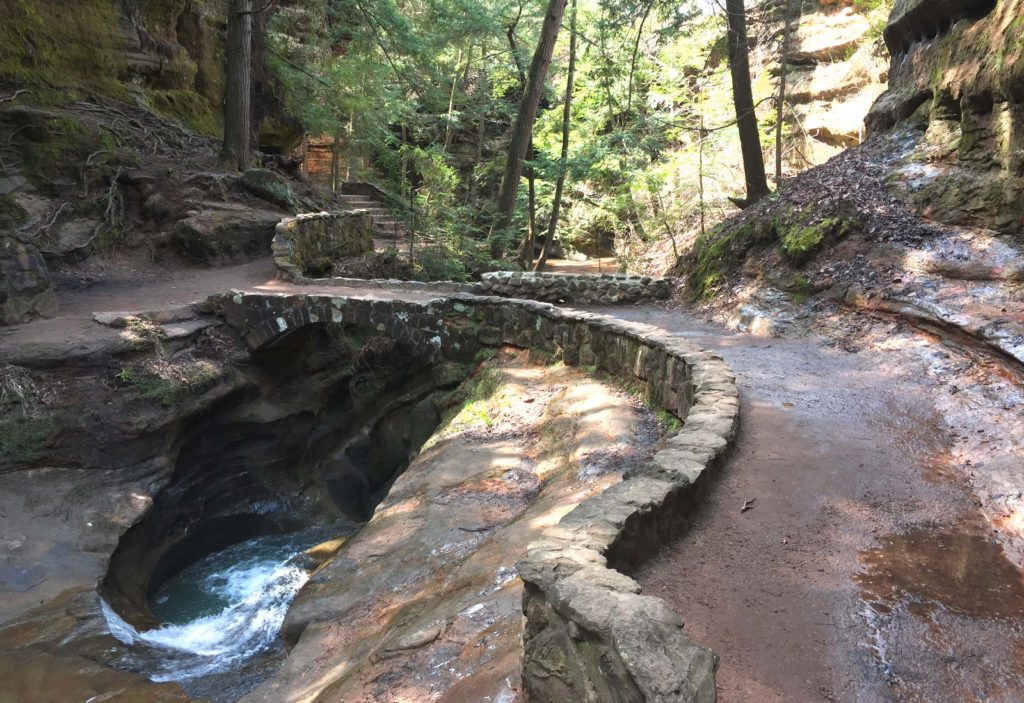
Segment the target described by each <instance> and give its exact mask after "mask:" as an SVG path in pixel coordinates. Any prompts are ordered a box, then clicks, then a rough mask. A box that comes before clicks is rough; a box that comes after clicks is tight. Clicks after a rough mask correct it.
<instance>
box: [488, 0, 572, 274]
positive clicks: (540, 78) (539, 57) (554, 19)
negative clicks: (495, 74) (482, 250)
mask: <svg viewBox="0 0 1024 703" xmlns="http://www.w3.org/2000/svg"><path fill="white" fill-rule="evenodd" d="M565 4H566V0H549V2H548V9H547V12H546V13H545V14H544V24H543V25H542V26H541V30H540V41H539V42H538V43H537V50H536V52H534V54H533V62H532V63H531V64H530V74H529V76H528V77H527V81H526V90H525V91H523V99H522V101H521V102H520V104H519V113H518V114H517V115H516V121H515V125H514V126H513V127H512V140H511V142H510V143H509V147H508V156H507V157H506V159H505V172H504V174H503V175H502V179H501V187H500V188H499V190H498V202H497V208H496V213H495V218H494V223H493V225H492V227H491V233H490V240H491V254H492V255H493V256H495V257H498V256H502V255H503V254H504V253H505V239H504V237H505V233H506V230H507V229H508V228H509V226H510V225H511V224H512V215H513V213H514V212H515V207H516V193H517V192H518V190H519V179H520V178H521V177H522V175H523V159H524V158H526V154H527V151H528V149H529V145H530V137H531V135H532V134H533V122H534V120H535V119H536V117H537V106H538V105H539V104H540V98H541V94H542V93H543V92H544V80H545V78H546V77H547V74H548V67H549V66H550V65H551V55H552V53H554V50H555V41H556V40H557V39H558V29H559V26H560V25H561V23H562V15H563V14H565Z"/></svg>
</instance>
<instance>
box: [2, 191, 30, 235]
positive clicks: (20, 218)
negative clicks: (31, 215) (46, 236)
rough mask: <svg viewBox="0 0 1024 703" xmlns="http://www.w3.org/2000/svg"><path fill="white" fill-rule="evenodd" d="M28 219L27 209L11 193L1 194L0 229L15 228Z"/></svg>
mask: <svg viewBox="0 0 1024 703" xmlns="http://www.w3.org/2000/svg"><path fill="white" fill-rule="evenodd" d="M27 219H28V212H26V211H25V208H23V207H22V206H21V205H19V204H18V201H17V200H15V198H14V196H13V195H11V194H10V193H7V194H5V195H0V229H14V228H15V227H17V226H18V225H20V224H23V223H24V222H25V220H27Z"/></svg>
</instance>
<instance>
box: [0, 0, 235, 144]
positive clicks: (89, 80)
mask: <svg viewBox="0 0 1024 703" xmlns="http://www.w3.org/2000/svg"><path fill="white" fill-rule="evenodd" d="M216 6H217V4H216V3H201V2H193V1H191V0H125V1H124V2H119V1H117V0H79V1H78V2H74V3H67V2H62V1H61V0H14V1H13V2H12V3H8V8H7V9H6V10H5V13H4V21H3V23H2V24H0V43H2V45H3V46H4V47H5V50H6V51H5V52H4V58H3V59H0V86H3V87H4V88H10V89H24V90H28V91H30V92H31V94H32V97H33V98H34V100H35V101H36V102H44V103H60V102H63V101H64V100H66V99H68V98H72V99H75V98H77V99H82V98H86V99H88V98H93V97H98V96H103V97H111V98H117V99H121V100H124V101H126V102H134V103H138V104H140V105H143V106H145V107H147V108H150V109H152V110H153V111H155V112H158V113H162V114H165V115H167V116H171V117H176V118H178V119H180V120H181V121H183V122H184V123H185V124H186V125H187V126H189V127H192V128H193V129H195V130H196V131H199V132H207V133H213V132H214V131H215V130H216V128H217V120H218V113H219V107H218V106H219V105H220V100H221V92H222V82H223V70H222V68H221V65H220V59H219V58H218V52H219V51H220V48H221V45H222V43H223V39H222V36H221V35H222V31H223V27H224V22H225V20H224V18H223V16H221V15H220V14H218V12H217V9H216Z"/></svg>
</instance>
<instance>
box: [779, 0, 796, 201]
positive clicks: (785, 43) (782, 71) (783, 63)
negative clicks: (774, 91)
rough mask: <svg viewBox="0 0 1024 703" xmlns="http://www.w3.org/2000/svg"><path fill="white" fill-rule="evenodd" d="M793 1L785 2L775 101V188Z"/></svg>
mask: <svg viewBox="0 0 1024 703" xmlns="http://www.w3.org/2000/svg"><path fill="white" fill-rule="evenodd" d="M790 5H791V0H783V7H782V12H783V13H784V15H785V25H784V27H783V30H782V56H781V58H780V59H779V97H778V100H776V101H775V187H776V188H778V187H779V184H780V183H781V182H782V119H783V117H784V116H785V114H784V113H785V110H784V107H785V104H786V71H787V69H788V68H789V41H790V35H791V34H792V26H793V10H792V8H791V7H790Z"/></svg>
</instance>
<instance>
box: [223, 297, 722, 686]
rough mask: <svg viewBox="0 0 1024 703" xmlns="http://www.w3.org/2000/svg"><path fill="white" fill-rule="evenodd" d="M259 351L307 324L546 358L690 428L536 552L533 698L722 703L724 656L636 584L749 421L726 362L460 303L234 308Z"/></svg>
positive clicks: (320, 300)
mask: <svg viewBox="0 0 1024 703" xmlns="http://www.w3.org/2000/svg"><path fill="white" fill-rule="evenodd" d="M220 306H221V309H222V310H223V313H224V316H225V318H226V320H227V321H228V323H229V324H232V325H234V326H235V327H236V328H238V329H240V331H241V332H242V335H243V337H244V338H245V340H246V341H247V343H248V344H249V346H250V347H251V348H253V349H259V348H263V347H265V346H268V345H273V344H275V343H276V342H277V341H278V340H280V339H282V338H284V337H285V336H286V335H288V334H290V333H292V332H294V331H296V330H298V329H301V328H302V327H304V326H305V325H309V324H331V323H344V324H355V323H357V324H363V325H366V324H369V325H371V326H374V327H376V328H377V329H379V330H380V331H381V333H386V334H388V335H389V336H393V337H401V338H405V339H408V340H411V341H413V342H414V343H415V344H417V345H423V346H424V347H425V349H426V350H428V351H430V352H431V353H433V354H436V356H437V358H438V359H441V358H448V359H452V360H456V361H467V360H471V359H474V358H475V357H476V354H477V353H478V352H479V351H480V350H481V349H485V348H493V347H497V346H501V345H506V344H507V345H513V346H518V347H529V348H535V349H539V350H541V351H544V352H547V353H548V354H551V355H552V357H553V358H557V359H560V360H562V361H563V362H564V363H566V364H569V365H577V364H578V365H583V366H592V367H595V368H597V369H601V370H603V371H605V372H607V373H609V374H611V375H613V376H615V377H617V378H619V379H621V380H623V381H625V382H626V383H628V384H629V385H632V386H634V387H637V388H639V389H640V390H641V391H642V392H643V394H644V395H645V396H646V398H647V399H648V401H649V402H650V403H651V404H653V405H656V406H658V407H660V408H663V409H664V410H665V411H667V412H670V413H672V414H673V415H675V416H676V417H677V418H679V419H680V420H682V421H683V425H682V429H681V430H680V431H679V433H678V434H676V435H675V436H673V437H671V438H670V439H669V440H668V441H667V446H666V448H665V449H663V450H662V451H660V452H658V454H656V455H655V457H654V459H653V460H652V461H650V462H647V463H643V464H640V465H637V466H634V467H631V468H630V469H629V471H628V472H627V473H626V475H625V480H623V481H622V482H621V483H619V484H616V485H614V486H612V487H611V488H609V489H608V490H606V491H604V492H603V493H601V494H600V495H597V496H594V497H592V498H589V499H587V500H586V501H584V502H582V503H581V504H580V505H579V506H578V507H577V508H576V509H574V510H573V511H572V512H570V513H569V514H568V515H566V516H565V517H564V518H562V520H561V521H560V522H559V524H558V525H557V526H555V527H552V528H550V529H548V530H547V531H545V532H544V534H543V536H542V538H541V540H540V541H538V542H536V543H533V544H531V545H529V547H528V550H527V555H526V557H525V558H524V559H523V560H522V561H520V562H519V564H518V565H517V567H518V570H519V574H520V576H521V578H522V579H523V582H524V585H525V588H524V595H523V612H524V615H525V616H526V621H525V630H524V634H523V658H522V666H523V686H524V689H525V691H526V693H527V695H528V699H529V700H531V701H541V702H544V703H549V702H550V703H556V702H557V703H564V702H565V701H594V702H601V703H604V702H608V703H611V702H613V701H614V702H616V703H633V702H636V703H639V702H641V701H666V702H667V701H677V702H700V703H711V702H713V701H714V700H715V696H716V693H715V678H714V675H715V670H716V668H717V664H718V659H717V656H716V655H715V654H714V653H713V652H712V651H711V650H710V649H708V648H706V647H702V646H700V645H698V644H695V643H693V642H692V641H690V639H689V638H687V637H686V635H685V634H684V633H683V623H682V621H681V620H680V618H679V616H678V615H677V614H676V613H674V612H673V611H672V610H671V608H669V607H668V605H667V604H665V602H664V601H662V600H661V599H659V598H655V597H652V596H647V595H643V594H641V593H640V586H639V584H638V583H637V582H636V581H634V580H633V579H632V578H630V577H629V576H628V574H629V573H631V572H632V571H633V570H634V569H635V568H636V567H637V566H639V565H640V564H641V563H643V562H644V561H645V560H646V559H648V558H649V557H650V556H651V555H652V554H653V553H654V552H655V551H656V550H657V549H658V548H660V547H661V546H662V545H664V544H666V543H667V542H668V541H670V540H672V539H673V538H675V537H677V536H679V535H680V534H682V533H683V532H685V530H686V529H687V528H688V526H689V524H690V522H691V520H692V513H693V508H694V506H695V505H696V504H697V503H698V502H699V500H700V498H701V497H702V495H703V492H704V491H705V490H706V488H707V484H708V482H709V480H710V479H709V477H710V475H711V473H712V470H713V469H714V468H715V467H716V466H717V464H718V462H719V461H720V460H721V458H722V456H723V455H724V453H725V451H726V450H727V447H728V446H729V444H730V442H731V440H732V439H733V437H734V435H735V432H736V427H737V422H738V416H739V405H738V394H737V390H736V383H735V377H734V376H733V375H732V373H731V372H730V370H729V368H728V367H727V366H726V364H725V363H724V362H723V361H722V360H721V359H720V358H718V357H717V356H714V355H713V354H711V353H709V352H705V351H701V350H699V349H697V348H695V347H694V346H693V345H692V344H691V343H689V342H687V341H686V340H684V339H681V338H679V337H674V336H672V335H669V334H667V333H665V332H663V331H661V330H659V329H658V328H655V327H651V326H648V325H643V324H639V323H632V322H625V321H621V320H617V319H614V318H610V317H607V316H603V315H598V314H594V313H587V312H581V311H574V310H567V309H563V308H557V307H554V306H551V305H547V304H544V303H540V302H535V301H526V300H508V299H505V298H500V297H485V296H475V295H469V294H456V295H453V296H451V297H450V298H444V299H438V300H435V301H432V302H429V303H411V302H404V301H380V300H367V299H360V298H345V297H339V296H331V295H328V294H324V295H317V294H312V295H279V296H274V295H250V294H244V293H235V294H231V295H228V296H225V297H223V298H222V299H221V300H220Z"/></svg>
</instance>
